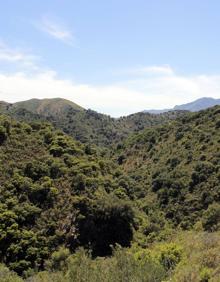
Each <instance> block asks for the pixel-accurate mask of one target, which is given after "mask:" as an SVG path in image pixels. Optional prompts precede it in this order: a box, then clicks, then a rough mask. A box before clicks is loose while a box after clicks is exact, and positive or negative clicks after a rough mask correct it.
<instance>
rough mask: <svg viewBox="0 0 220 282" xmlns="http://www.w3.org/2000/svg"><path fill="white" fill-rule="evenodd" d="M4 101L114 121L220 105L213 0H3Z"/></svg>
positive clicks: (219, 42) (217, 6) (0, 76)
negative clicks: (45, 102)
mask: <svg viewBox="0 0 220 282" xmlns="http://www.w3.org/2000/svg"><path fill="white" fill-rule="evenodd" d="M0 4H1V9H0V100H4V101H7V102H16V101H22V100H27V99H31V98H53V97H61V98H65V99H69V100H71V101H73V102H75V103H78V104H79V105H81V106H83V107H85V108H90V109H93V110H96V111H98V112H101V113H105V114H109V115H111V116H114V117H118V116H122V115H127V114H131V113H134V112H138V111H142V110H146V109H163V108H170V107H173V106H175V105H178V104H183V103H187V102H190V101H193V100H195V99H197V98H200V97H213V98H220V56H219V50H220V33H219V26H220V17H219V11H220V1H219V0H206V1H205V0H184V1H179V0H92V1H91V0H80V1H79V0H77V1H76V0H44V1H36V0H28V1H27V0H19V1H15V0H7V1H4V0H0Z"/></svg>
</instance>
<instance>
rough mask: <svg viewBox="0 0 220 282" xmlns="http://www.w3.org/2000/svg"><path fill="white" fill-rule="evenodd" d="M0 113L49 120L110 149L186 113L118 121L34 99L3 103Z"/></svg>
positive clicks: (141, 115)
mask: <svg viewBox="0 0 220 282" xmlns="http://www.w3.org/2000/svg"><path fill="white" fill-rule="evenodd" d="M0 112H1V113H5V114H9V115H11V116H12V117H14V118H16V119H18V120H21V121H22V120H23V121H27V122H29V121H33V120H46V121H49V122H51V123H52V124H53V125H54V126H55V127H56V128H58V129H61V130H62V131H64V132H65V133H67V134H69V135H71V136H72V137H74V138H75V139H77V140H79V141H80V142H83V143H91V144H96V145H97V146H104V147H106V146H109V145H113V144H117V143H118V142H121V141H122V140H124V139H125V138H127V137H128V135H129V134H131V133H134V132H137V131H140V130H142V129H144V128H148V127H151V126H154V125H157V124H163V123H166V122H168V121H169V120H172V119H175V118H176V117H177V116H181V115H184V114H185V112H182V111H173V112H168V113H164V114H161V115H152V114H148V113H136V114H132V115H129V116H126V117H121V118H118V119H115V118H111V117H110V116H107V115H103V114H100V113H97V112H95V111H92V110H85V109H83V108H81V107H80V106H78V105H76V104H75V103H73V102H71V101H68V100H64V99H60V98H57V99H42V100H39V99H31V100H28V101H24V102H18V103H15V104H8V103H4V102H1V103H0Z"/></svg>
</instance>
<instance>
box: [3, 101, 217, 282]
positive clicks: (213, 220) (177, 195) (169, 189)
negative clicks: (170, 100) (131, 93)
mask: <svg viewBox="0 0 220 282" xmlns="http://www.w3.org/2000/svg"><path fill="white" fill-rule="evenodd" d="M56 102H57V107H55V105H56V103H55V104H53V106H52V105H51V104H50V101H49V100H46V101H45V104H44V105H42V104H40V105H39V101H38V100H37V101H35V102H34V103H33V104H32V108H28V109H27V110H26V109H22V108H20V109H18V108H17V109H16V110H15V108H13V106H9V105H7V104H1V108H2V109H3V108H4V109H5V110H4V112H6V113H9V112H7V111H8V109H7V107H9V109H10V108H11V107H12V108H13V111H12V110H10V115H0V263H1V265H0V281H5V282H11V281H15V282H17V281H18V282H20V281H31V282H32V281H33V282H38V281H39V282H40V281H45V282H48V281H54V282H55V281H57V282H61V281H64V282H65V281H66V282H70V281H77V282H78V281H86V282H87V281H88V282H90V281H94V282H96V281H97V282H99V281H100V282H101V281H104V282H105V281H106V282H111V281H116V282H119V281H128V282H129V281H132V282H133V281H135V282H136V281H137V282H139V281H140V282H142V281H143V282H145V281H146V282H148V281H149V282H151V281H158V282H159V281H161V282H162V281H174V282H177V281H178V282H179V281H180V282H184V281H187V282H188V281H192V282H193V281H198V282H206V281H212V282H217V281H220V275H219V273H220V268H219V265H220V256H219V254H220V245H219V242H220V233H219V231H220V131H219V121H220V107H214V108H211V109H208V110H206V111H202V112H198V113H194V114H193V113H184V114H183V113H181V114H180V116H179V117H177V116H178V115H179V114H177V115H176V114H173V116H172V117H171V116H170V115H172V113H169V114H168V116H164V115H161V116H159V117H158V118H157V119H154V116H153V115H146V114H142V113H140V114H137V115H133V116H129V117H125V118H121V119H120V120H114V119H111V118H110V117H107V116H103V115H99V114H97V113H95V112H92V111H85V110H83V109H82V108H80V107H78V106H77V105H75V104H69V103H68V101H67V102H66V104H65V107H63V103H64V101H63V100H59V101H56ZM36 103H37V106H36ZM48 103H49V104H50V106H48ZM23 106H24V104H22V107H23ZM54 107H55V108H54ZM36 108H37V110H36ZM2 111H3V110H2ZM45 111H46V113H45ZM51 111H52V112H54V113H55V112H56V114H55V115H57V119H56V121H57V124H56V122H55V121H54V117H53V119H52V118H51V116H49V115H50V113H51ZM73 111H75V114H74V113H73ZM42 112H43V113H45V114H43V115H44V117H43V116H42ZM12 113H13V114H12ZM19 115H20V117H21V116H22V118H21V121H17V120H15V119H13V118H12V117H11V116H15V117H16V118H17V117H18V116H19ZM67 115H68V117H69V118H70V119H72V118H73V117H74V118H75V117H76V115H77V116H78V117H79V116H80V115H82V116H83V118H82V119H78V118H77V120H78V125H77V129H76V131H75V129H73V127H72V129H71V130H73V131H72V133H71V134H70V135H73V136H75V135H76V134H78V133H77V132H80V131H81V129H82V132H81V133H82V135H81V137H82V136H83V138H84V137H86V138H88V139H85V140H84V143H81V142H79V141H77V140H76V139H73V138H72V136H70V135H68V134H66V133H64V132H63V131H62V130H60V129H63V130H64V131H66V128H65V126H66V121H67V120H66V119H65V118H64V117H65V116H67ZM85 115H87V116H86V119H84V117H85ZM45 116H47V118H45ZM145 118H146V119H145ZM151 118H152V120H151ZM17 119H18V118H17ZM45 119H47V120H51V121H52V124H51V123H49V122H48V121H45ZM22 120H28V121H29V122H28V123H27V122H24V121H22ZM58 120H59V122H58ZM88 120H90V122H91V124H93V122H94V120H97V122H96V123H94V124H93V127H90V122H87V121H88ZM104 120H105V121H106V123H105V122H104ZM140 120H141V121H140ZM146 120H148V123H146V124H145V125H144V126H143V127H142V125H143V124H142V123H144V122H146ZM82 121H83V122H84V121H85V123H83V122H82ZM62 122H63V124H62ZM64 123H65V125H64ZM69 124H72V123H71V122H69ZM74 124H75V126H76V123H74ZM107 124H111V126H110V129H109V128H108V126H107ZM116 125H117V126H116ZM94 126H95V127H96V129H94ZM100 126H102V127H103V130H104V131H99V129H100ZM87 127H88V128H89V131H90V130H92V132H93V134H94V135H93V137H91V139H90V137H89V136H88V135H87V133H88V132H87V131H86V132H87V133H86V134H84V133H85V131H83V128H87ZM121 127H124V131H121ZM145 127H147V128H145ZM98 128H99V129H98ZM113 128H115V129H117V132H118V133H120V134H121V135H120V138H118V137H116V136H117V135H114V134H113V133H112V132H113V131H112V129H113ZM142 129H143V130H142ZM86 130H87V129H86ZM94 130H95V131H94ZM96 130H97V131H96ZM135 131H138V132H136V133H135ZM107 133H108V134H110V135H106V134H107ZM112 134H113V135H112ZM75 137H76V136H75ZM81 137H80V138H81ZM80 138H78V139H79V140H80ZM105 138H106V139H105ZM113 139H115V140H114V141H113ZM88 140H89V141H90V142H86V141H88ZM105 140H108V142H107V141H105ZM108 143H109V144H110V145H111V146H109V147H108V146H107V144H108ZM97 145H101V146H100V147H99V146H97ZM103 146H107V147H105V150H103Z"/></svg>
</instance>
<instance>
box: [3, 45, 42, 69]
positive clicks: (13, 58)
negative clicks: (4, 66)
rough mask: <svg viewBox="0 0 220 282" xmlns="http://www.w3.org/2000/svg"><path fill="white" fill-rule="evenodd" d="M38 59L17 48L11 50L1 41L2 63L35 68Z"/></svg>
mask: <svg viewBox="0 0 220 282" xmlns="http://www.w3.org/2000/svg"><path fill="white" fill-rule="evenodd" d="M37 59H38V58H37V57H36V56H34V55H31V54H28V53H27V52H23V51H21V50H19V49H16V48H14V49H13V48H10V47H9V46H8V45H7V44H5V43H4V42H3V41H0V61H2V62H6V63H13V64H14V63H19V64H22V65H23V66H32V67H33V66H35V62H36V60H37Z"/></svg>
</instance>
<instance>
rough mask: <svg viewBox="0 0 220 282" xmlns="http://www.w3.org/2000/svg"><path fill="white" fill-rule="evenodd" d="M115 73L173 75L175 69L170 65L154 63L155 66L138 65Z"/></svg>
mask: <svg viewBox="0 0 220 282" xmlns="http://www.w3.org/2000/svg"><path fill="white" fill-rule="evenodd" d="M114 74H115V75H129V76H146V75H148V76H149V75H152V76H164V75H167V76H168V75H173V74H174V70H173V69H172V68H171V66H169V65H161V66H157V65H153V66H138V67H133V68H128V69H122V70H119V71H116V72H114Z"/></svg>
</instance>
